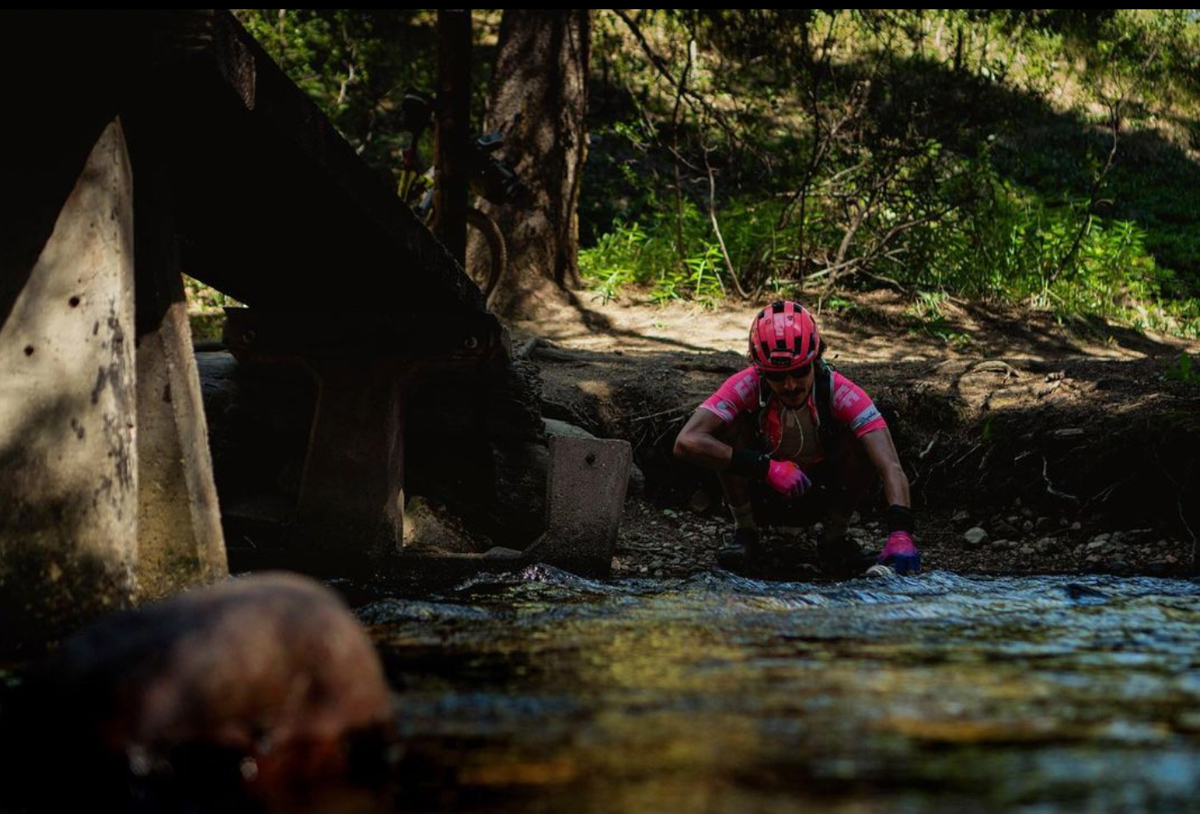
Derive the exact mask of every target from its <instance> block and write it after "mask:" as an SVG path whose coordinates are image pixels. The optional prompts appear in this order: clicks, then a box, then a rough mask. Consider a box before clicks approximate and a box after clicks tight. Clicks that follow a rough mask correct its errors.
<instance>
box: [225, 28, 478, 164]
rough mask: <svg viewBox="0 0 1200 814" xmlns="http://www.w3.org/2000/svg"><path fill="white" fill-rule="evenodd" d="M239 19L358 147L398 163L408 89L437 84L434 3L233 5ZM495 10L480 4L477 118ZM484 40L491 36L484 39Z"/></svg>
mask: <svg viewBox="0 0 1200 814" xmlns="http://www.w3.org/2000/svg"><path fill="white" fill-rule="evenodd" d="M234 13H235V14H236V15H237V17H238V20H239V21H241V23H242V25H244V26H246V29H247V30H248V31H249V32H250V33H251V34H252V35H253V36H254V38H255V39H256V40H258V42H259V44H260V45H262V46H263V48H264V49H265V50H266V52H267V53H268V54H270V55H271V57H272V58H273V59H274V60H275V61H276V62H278V63H279V65H280V67H282V68H283V70H284V71H285V72H286V73H287V74H288V76H289V77H290V78H291V80H292V81H293V82H295V83H296V84H297V85H298V86H299V87H300V88H301V90H303V91H304V92H305V93H306V94H307V95H308V96H309V98H310V99H312V101H313V102H314V103H315V104H316V105H317V107H319V108H320V109H321V111H322V112H323V113H324V114H325V115H326V116H328V117H329V119H330V121H332V122H333V125H334V126H335V127H336V128H337V129H338V131H339V132H340V133H341V134H342V136H344V137H345V139H346V140H347V141H348V142H350V145H351V146H352V147H354V149H355V151H356V152H358V153H359V155H361V156H362V157H363V160H365V161H366V162H367V163H368V164H369V165H371V166H372V167H374V168H375V169H377V170H378V171H379V172H380V173H381V174H386V175H389V176H392V177H393V179H394V176H395V174H396V173H397V172H398V171H399V154H400V151H401V150H402V149H403V148H404V147H405V146H406V145H407V141H408V138H409V135H408V133H406V132H405V131H403V130H401V129H400V126H399V118H400V100H401V98H402V97H403V94H404V91H405V89H407V88H409V87H415V88H418V89H423V90H427V91H432V90H434V89H435V88H436V86H437V82H436V77H437V74H436V65H437V42H438V41H437V13H436V12H435V11H432V10H429V9H234ZM496 20H497V18H496V16H495V15H489V14H488V13H487V12H477V13H476V14H475V17H474V26H475V35H476V37H477V43H476V45H475V47H474V48H473V49H472V54H471V56H472V99H471V107H472V113H473V115H472V118H473V120H475V121H481V120H482V118H483V108H484V100H485V94H486V91H487V80H488V78H489V77H490V74H491V64H492V62H493V61H494V56H495V55H494V53H493V46H492V45H491V39H492V33H493V31H492V29H493V27H494V25H495V23H496ZM485 40H486V41H485Z"/></svg>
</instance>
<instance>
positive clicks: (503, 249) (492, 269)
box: [467, 207, 508, 305]
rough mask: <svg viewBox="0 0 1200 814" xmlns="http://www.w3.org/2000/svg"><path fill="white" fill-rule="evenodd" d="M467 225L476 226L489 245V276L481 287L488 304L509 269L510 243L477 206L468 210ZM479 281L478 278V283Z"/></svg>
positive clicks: (494, 223) (484, 299)
mask: <svg viewBox="0 0 1200 814" xmlns="http://www.w3.org/2000/svg"><path fill="white" fill-rule="evenodd" d="M467 225H468V226H473V227H475V231H477V232H479V234H480V235H482V236H483V240H484V242H485V243H487V247H488V260H489V262H488V276H487V279H486V280H484V281H483V285H480V286H479V289H480V290H481V291H482V292H483V302H484V304H485V305H486V304H487V302H488V300H490V299H491V297H492V292H494V291H495V290H496V286H497V285H499V283H500V279H501V278H502V277H503V276H504V272H505V271H506V270H507V269H508V245H507V244H506V243H505V241H504V235H502V234H501V233H500V227H499V226H497V225H496V221H494V220H492V219H491V218H490V217H488V216H487V215H486V214H485V213H484V212H482V211H481V210H479V209H476V208H475V207H471V208H469V209H468V210H467ZM478 282H479V281H478V280H476V283H478Z"/></svg>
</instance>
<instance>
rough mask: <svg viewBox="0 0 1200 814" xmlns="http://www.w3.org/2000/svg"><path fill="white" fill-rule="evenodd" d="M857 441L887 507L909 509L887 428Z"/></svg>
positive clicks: (905, 484) (909, 500)
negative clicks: (881, 491)
mask: <svg viewBox="0 0 1200 814" xmlns="http://www.w3.org/2000/svg"><path fill="white" fill-rule="evenodd" d="M685 429H686V428H685ZM859 440H860V441H862V445H863V448H864V449H866V452H867V457H868V458H869V459H870V460H871V465H872V466H874V467H875V471H876V472H878V473H879V478H880V480H882V481H883V494H884V496H885V497H886V498H887V502H888V505H889V506H905V507H909V508H911V507H912V498H911V497H910V496H909V492H908V475H906V474H904V467H902V466H901V465H900V456H899V455H898V454H897V453H896V445H895V444H893V443H892V434H891V433H890V432H888V428H887V427H882V428H880V429H878V430H872V431H871V432H869V433H867V434H866V435H864V436H862V437H861V438H860V439H859Z"/></svg>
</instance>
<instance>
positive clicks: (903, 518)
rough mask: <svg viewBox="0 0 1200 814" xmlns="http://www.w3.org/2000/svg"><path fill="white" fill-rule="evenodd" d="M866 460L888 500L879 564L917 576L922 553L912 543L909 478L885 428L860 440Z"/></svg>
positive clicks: (901, 572) (890, 435) (897, 571)
mask: <svg viewBox="0 0 1200 814" xmlns="http://www.w3.org/2000/svg"><path fill="white" fill-rule="evenodd" d="M860 440H861V441H862V442H863V447H864V448H865V449H866V451H867V457H868V458H870V459H871V463H872V464H873V465H874V467H875V471H876V472H878V473H879V477H880V478H881V479H882V480H883V493H884V495H885V496H886V497H887V502H888V513H887V524H888V537H887V544H886V545H884V547H883V551H881V552H880V554H879V557H878V562H879V563H881V564H883V565H888V566H890V567H892V568H893V569H894V570H895V572H896V573H897V574H916V573H918V572H920V570H921V552H919V551H917V547H916V545H915V544H914V543H913V538H912V532H913V514H912V498H911V497H910V495H909V491H908V476H907V475H905V474H904V467H902V466H901V465H900V456H899V455H897V454H896V445H895V444H893V443H892V434H891V433H890V432H889V431H888V429H887V427H882V428H880V429H878V430H872V431H871V432H869V433H867V434H866V435H864V436H862V438H861V439H860Z"/></svg>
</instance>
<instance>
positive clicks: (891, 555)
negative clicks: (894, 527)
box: [876, 531, 921, 574]
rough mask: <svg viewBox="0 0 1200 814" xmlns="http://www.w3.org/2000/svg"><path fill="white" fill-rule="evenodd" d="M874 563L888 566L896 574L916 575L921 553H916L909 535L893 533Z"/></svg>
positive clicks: (903, 532) (918, 569)
mask: <svg viewBox="0 0 1200 814" xmlns="http://www.w3.org/2000/svg"><path fill="white" fill-rule="evenodd" d="M876 562H878V563H880V564H881V565H890V566H891V567H892V568H893V569H894V570H895V572H896V573H897V574H916V573H918V572H919V571H920V570H921V552H919V551H917V547H916V545H915V544H914V543H913V538H912V535H911V534H909V533H908V532H907V531H893V532H892V533H891V534H889V535H888V538H887V545H886V546H884V547H883V551H881V552H880V553H879V557H878V558H877V559H876Z"/></svg>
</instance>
